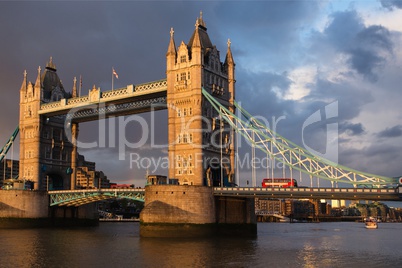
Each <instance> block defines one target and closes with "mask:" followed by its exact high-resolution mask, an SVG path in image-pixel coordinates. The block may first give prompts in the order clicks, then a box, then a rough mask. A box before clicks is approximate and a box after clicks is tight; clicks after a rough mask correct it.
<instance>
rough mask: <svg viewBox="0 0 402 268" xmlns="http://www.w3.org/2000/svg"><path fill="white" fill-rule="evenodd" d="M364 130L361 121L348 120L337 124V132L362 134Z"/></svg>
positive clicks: (353, 134) (354, 134) (350, 134)
mask: <svg viewBox="0 0 402 268" xmlns="http://www.w3.org/2000/svg"><path fill="white" fill-rule="evenodd" d="M364 132H365V130H364V127H363V125H362V124H361V123H357V124H353V123H349V122H342V123H340V124H339V133H340V134H342V133H346V134H348V135H349V136H358V135H362V134H363V133H364Z"/></svg>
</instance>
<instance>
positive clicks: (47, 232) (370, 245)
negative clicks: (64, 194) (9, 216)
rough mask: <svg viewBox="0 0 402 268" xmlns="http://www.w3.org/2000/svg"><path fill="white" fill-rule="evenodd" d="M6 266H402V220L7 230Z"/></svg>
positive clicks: (2, 234) (0, 235)
mask: <svg viewBox="0 0 402 268" xmlns="http://www.w3.org/2000/svg"><path fill="white" fill-rule="evenodd" d="M0 267H4V268H6V267H13V268H15V267H57V268H59V267H69V268H72V267H74V268H75V267H86V268H87V267H113V268H120V267H158V268H164V267H180V268H182V267H320V268H321V267H359V268H360V267H364V268H367V267H375V268H378V267H382V268H383V267H402V223H382V224H380V225H379V229H375V230H368V229H365V228H364V224H363V223H355V222H336V223H293V224H290V223H258V236H257V238H244V237H243V238H239V237H224V238H222V237H219V238H205V239H199V238H198V239H190V238H180V239H173V238H163V239H157V238H140V237H139V223H135V222H129V223H127V222H122V223H116V222H101V223H100V224H99V226H98V227H91V228H78V229H77V228H74V229H3V230H0Z"/></svg>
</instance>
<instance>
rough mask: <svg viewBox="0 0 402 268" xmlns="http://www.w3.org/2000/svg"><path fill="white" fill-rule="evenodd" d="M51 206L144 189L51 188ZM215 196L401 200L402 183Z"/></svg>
mask: <svg viewBox="0 0 402 268" xmlns="http://www.w3.org/2000/svg"><path fill="white" fill-rule="evenodd" d="M48 194H49V196H50V206H81V205H84V204H88V203H92V202H96V201H102V200H105V199H111V198H127V199H131V200H136V201H140V202H144V200H145V189H144V188H130V189H100V190H98V189H89V190H60V191H49V192H48ZM214 195H215V196H226V197H228V196H230V197H258V198H279V199H282V198H292V199H336V200H371V201H402V186H399V187H396V188H380V189H377V188H261V187H214Z"/></svg>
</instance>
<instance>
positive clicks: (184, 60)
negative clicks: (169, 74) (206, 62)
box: [180, 55, 187, 63]
mask: <svg viewBox="0 0 402 268" xmlns="http://www.w3.org/2000/svg"><path fill="white" fill-rule="evenodd" d="M186 61H187V60H186V55H183V56H180V62H181V63H183V62H186Z"/></svg>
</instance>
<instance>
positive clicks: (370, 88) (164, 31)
mask: <svg viewBox="0 0 402 268" xmlns="http://www.w3.org/2000/svg"><path fill="white" fill-rule="evenodd" d="M200 11H202V16H203V19H204V21H205V23H206V26H207V28H208V34H209V36H210V39H211V41H212V43H213V44H214V45H216V47H217V48H218V50H220V52H221V61H224V55H225V53H226V50H227V41H228V39H230V41H231V50H232V53H233V57H234V60H235V63H236V81H237V82H236V100H237V101H238V102H240V103H241V105H242V106H243V107H244V108H245V109H246V110H248V111H249V112H250V113H251V114H253V115H256V116H259V117H260V118H264V119H266V120H265V122H267V124H270V126H274V127H275V130H276V131H277V132H278V133H279V134H280V135H282V136H284V137H286V138H287V139H289V140H291V141H293V142H295V143H296V144H299V145H301V146H304V147H306V148H307V147H308V148H310V150H314V151H315V152H319V153H321V154H323V155H326V154H327V153H328V152H329V149H330V147H331V146H336V150H335V151H336V154H332V155H329V157H330V158H331V157H332V158H333V159H332V160H336V161H337V162H338V163H340V164H342V165H346V166H348V167H351V168H354V169H357V170H361V171H365V172H370V173H373V174H378V175H383V176H390V177H394V176H401V175H402V165H401V163H402V154H401V151H402V150H401V149H402V113H401V112H402V109H401V101H402V88H401V85H402V1H394V0H390V1H388V0H382V1H374V0H366V1H312V0H311V1H199V2H198V1H84V2H81V1H80V2H78V1H0V37H1V39H0V40H1V41H0V44H1V45H0V81H1V82H0V92H1V94H2V97H1V98H0V111H1V112H0V124H1V126H2V127H1V131H0V144H1V145H3V144H4V143H5V142H6V141H7V140H8V138H9V137H10V135H11V133H12V132H13V130H14V129H15V127H16V126H17V125H18V117H19V89H20V87H21V83H22V80H23V73H24V70H27V73H28V80H29V81H32V82H34V81H35V79H36V76H37V70H38V66H41V68H42V70H43V69H44V67H45V66H46V63H47V62H48V61H49V58H50V57H52V59H53V63H54V64H55V65H56V67H57V73H58V75H59V77H60V78H61V80H62V81H63V84H64V88H65V90H66V91H70V92H71V89H72V87H73V79H74V77H77V79H79V77H80V76H81V77H82V85H83V86H82V95H86V94H87V92H88V90H89V89H91V88H92V87H93V85H96V87H100V88H101V90H102V91H106V90H110V89H111V83H112V77H111V70H112V67H113V68H114V69H115V70H116V72H117V73H118V76H119V78H118V79H114V88H119V87H125V86H126V85H129V84H139V83H145V82H150V81H155V80H159V79H164V78H166V74H165V71H166V52H167V48H168V44H169V38H170V29H171V27H173V29H174V38H175V42H176V45H177V46H178V45H179V44H180V43H181V41H184V42H185V43H187V42H188V41H189V39H190V37H191V34H192V33H193V31H194V27H195V21H196V18H197V17H199V16H200ZM326 107H332V108H333V110H332V111H335V114H334V113H332V115H331V118H329V117H328V116H329V115H328V113H327V114H326V113H325V109H326ZM334 107H335V108H334ZM317 111H318V113H319V114H320V115H321V119H322V120H321V121H320V122H317V123H314V124H306V122H309V121H308V120H309V118H310V117H311V116H312V115H313V114H315V113H316V112H317ZM141 117H142V118H144V119H145V120H146V122H147V124H150V125H152V131H153V133H156V134H155V140H156V143H157V144H165V143H166V142H167V123H166V120H167V113H166V111H160V112H156V113H155V114H153V115H151V114H145V115H141ZM138 121H139V120H138ZM116 122H117V123H119V122H120V123H121V122H122V121H118V119H116ZM103 123H104V124H105V125H106V128H105V129H107V130H108V129H109V131H110V128H109V125H111V124H110V122H109V121H107V122H103ZM103 123H101V124H103ZM331 124H332V125H333V126H336V129H335V130H336V131H335V132H334V129H332V131H333V132H327V126H328V125H331ZM98 128H99V123H97V122H91V123H83V124H80V137H79V138H80V139H81V140H82V141H86V142H92V141H97V142H98V143H99V140H100V139H102V135H103V134H102V133H101V134H100V133H99V131H98ZM118 129H120V130H119V131H120V132H121V133H120V132H119V133H117V134H116V133H115V134H116V135H115V136H116V141H115V143H116V144H118V142H119V140H118V137H119V136H120V137H121V135H123V136H124V135H125V138H127V140H129V141H130V142H132V143H135V142H137V141H138V139H139V137H141V136H143V135H144V133H145V132H144V131H145V130H144V129H142V128H141V125H140V124H136V123H135V122H134V123H130V124H126V125H124V124H123V126H121V124H120V127H119V128H118ZM121 129H123V131H122V130H121ZM334 134H336V135H335V136H334ZM105 135H106V136H108V137H109V135H111V134H110V133H106V134H105ZM105 135H103V136H105ZM327 137H332V138H334V137H335V138H336V139H334V140H332V142H334V143H331V145H330V146H328V141H327ZM149 140H150V139H149ZM149 140H147V142H146V143H145V144H144V145H143V146H141V147H140V148H129V147H127V148H124V150H123V151H124V152H122V151H121V150H120V149H119V148H117V147H118V146H111V143H107V145H106V146H105V147H106V148H103V147H102V146H98V147H96V148H91V149H84V148H83V149H79V152H80V153H81V154H83V155H85V157H86V159H87V160H88V161H95V162H96V164H97V169H98V170H102V171H104V172H105V174H106V175H107V176H108V178H109V179H110V180H112V181H114V182H118V183H134V184H136V185H138V186H143V185H144V183H145V174H146V172H147V169H148V172H150V173H158V174H162V175H167V170H166V169H165V168H164V167H163V161H164V157H166V155H167V148H166V147H163V146H153V145H152V144H151V142H150V141H149ZM330 142H331V141H330ZM334 144H335V145H334ZM107 147H109V148H107ZM156 147H157V148H156ZM18 148H19V147H18V143H17V144H16V145H15V148H14V152H13V156H14V157H15V158H18V155H19V151H18V150H19V149H18ZM331 148H335V147H331ZM241 152H242V153H243V154H244V155H246V154H248V153H250V150H249V147H247V146H246V145H244V147H242V148H241ZM122 153H123V155H122ZM142 159H147V160H153V161H154V163H153V164H149V165H147V163H145V162H144V161H145V160H144V161H143V162H141V160H142ZM165 160H166V159H165ZM158 161H159V162H158ZM146 166H147V167H148V168H145V167H146ZM265 172H266V171H264V170H263V169H259V170H257V176H258V178H263V177H264V174H265ZM278 172H280V170H279V171H278ZM240 174H241V181H240V184H244V183H245V180H246V179H249V178H250V176H251V175H250V170H249V169H244V170H242V171H241V173H240ZM258 180H259V179H258ZM301 184H304V185H307V186H308V185H309V184H310V182H309V181H303V182H302V183H301Z"/></svg>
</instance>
